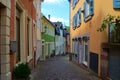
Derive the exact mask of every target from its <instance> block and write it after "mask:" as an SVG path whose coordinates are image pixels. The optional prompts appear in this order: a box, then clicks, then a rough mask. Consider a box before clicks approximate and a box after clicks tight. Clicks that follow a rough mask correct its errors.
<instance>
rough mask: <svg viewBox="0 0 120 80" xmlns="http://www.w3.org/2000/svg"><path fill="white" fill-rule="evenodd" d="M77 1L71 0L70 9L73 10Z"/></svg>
mask: <svg viewBox="0 0 120 80" xmlns="http://www.w3.org/2000/svg"><path fill="white" fill-rule="evenodd" d="M77 2H78V0H72V8H73V9H74V8H75V6H76V4H77Z"/></svg>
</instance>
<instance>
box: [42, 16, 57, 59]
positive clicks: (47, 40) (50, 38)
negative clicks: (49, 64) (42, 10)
mask: <svg viewBox="0 0 120 80" xmlns="http://www.w3.org/2000/svg"><path fill="white" fill-rule="evenodd" d="M41 21H42V23H41V24H42V26H41V27H42V31H41V32H42V35H41V36H42V56H43V59H44V60H45V59H47V58H49V57H51V56H52V55H53V54H54V53H53V52H54V50H55V27H54V25H53V24H52V22H51V21H50V20H49V19H47V18H46V17H45V16H44V15H42V17H41Z"/></svg>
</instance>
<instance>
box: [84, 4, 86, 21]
mask: <svg viewBox="0 0 120 80" xmlns="http://www.w3.org/2000/svg"><path fill="white" fill-rule="evenodd" d="M84 21H86V2H84Z"/></svg>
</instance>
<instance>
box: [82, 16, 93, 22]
mask: <svg viewBox="0 0 120 80" xmlns="http://www.w3.org/2000/svg"><path fill="white" fill-rule="evenodd" d="M91 19H92V16H87V18H86V19H85V20H84V21H85V22H88V21H89V20H91Z"/></svg>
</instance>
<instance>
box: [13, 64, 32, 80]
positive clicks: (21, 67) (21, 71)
mask: <svg viewBox="0 0 120 80" xmlns="http://www.w3.org/2000/svg"><path fill="white" fill-rule="evenodd" d="M13 73H14V75H15V77H16V79H17V80H26V79H27V78H28V77H29V75H30V73H31V70H30V68H29V66H28V64H27V63H20V64H18V65H17V66H16V67H15V68H14V71H13Z"/></svg>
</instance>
